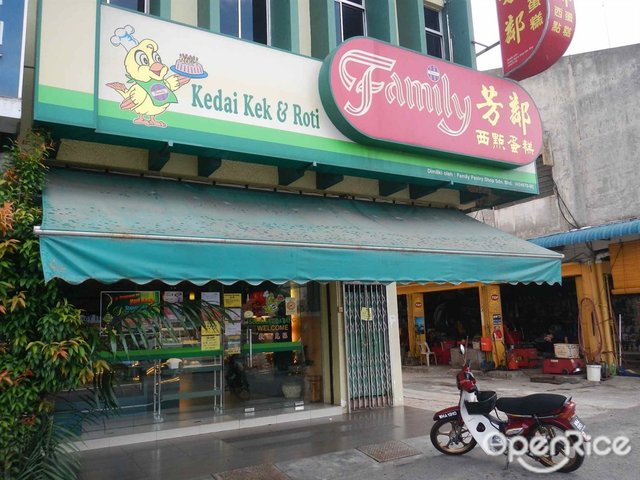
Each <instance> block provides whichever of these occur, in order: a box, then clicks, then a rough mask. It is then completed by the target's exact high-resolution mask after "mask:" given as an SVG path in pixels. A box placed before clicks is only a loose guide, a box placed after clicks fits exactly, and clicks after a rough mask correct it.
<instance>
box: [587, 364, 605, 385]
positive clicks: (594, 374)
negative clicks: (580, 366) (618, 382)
mask: <svg viewBox="0 0 640 480" xmlns="http://www.w3.org/2000/svg"><path fill="white" fill-rule="evenodd" d="M601 371H602V367H601V366H600V365H587V380H589V381H590V382H599V381H600V372H601Z"/></svg>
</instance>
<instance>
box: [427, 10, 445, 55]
mask: <svg viewBox="0 0 640 480" xmlns="http://www.w3.org/2000/svg"><path fill="white" fill-rule="evenodd" d="M424 31H425V35H426V38H427V53H428V54H429V55H431V56H433V57H438V58H444V34H443V32H442V12H440V11H438V10H433V9H431V8H428V7H424Z"/></svg>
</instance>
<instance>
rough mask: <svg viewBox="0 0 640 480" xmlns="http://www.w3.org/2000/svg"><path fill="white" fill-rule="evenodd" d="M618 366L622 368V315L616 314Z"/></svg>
mask: <svg viewBox="0 0 640 480" xmlns="http://www.w3.org/2000/svg"><path fill="white" fill-rule="evenodd" d="M618 366H619V367H621V366H622V314H621V313H620V314H618Z"/></svg>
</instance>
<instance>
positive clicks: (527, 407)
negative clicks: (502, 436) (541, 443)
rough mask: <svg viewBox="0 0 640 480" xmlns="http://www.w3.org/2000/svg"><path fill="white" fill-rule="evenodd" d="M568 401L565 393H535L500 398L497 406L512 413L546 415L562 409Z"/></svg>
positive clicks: (505, 411)
mask: <svg viewBox="0 0 640 480" xmlns="http://www.w3.org/2000/svg"><path fill="white" fill-rule="evenodd" d="M566 402H567V397H565V396H564V395H556V394H554V393H535V394H533V395H527V396H526V397H517V398H508V397H506V398H499V399H498V401H497V402H496V408H497V409H498V410H500V411H502V412H504V413H509V414H511V415H545V414H551V413H553V412H555V411H556V410H558V409H560V408H561V407H562V406H563V405H564V404H565V403H566Z"/></svg>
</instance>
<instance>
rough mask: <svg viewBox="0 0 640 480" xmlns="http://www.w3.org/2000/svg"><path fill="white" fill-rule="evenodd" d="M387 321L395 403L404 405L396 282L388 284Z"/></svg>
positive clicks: (395, 404)
mask: <svg viewBox="0 0 640 480" xmlns="http://www.w3.org/2000/svg"><path fill="white" fill-rule="evenodd" d="M387 316H388V318H387V321H388V326H389V358H390V362H391V383H392V388H393V405H394V406H399V405H404V395H403V393H402V352H401V351H400V327H399V325H398V292H397V290H396V284H395V283H390V284H389V285H387Z"/></svg>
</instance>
